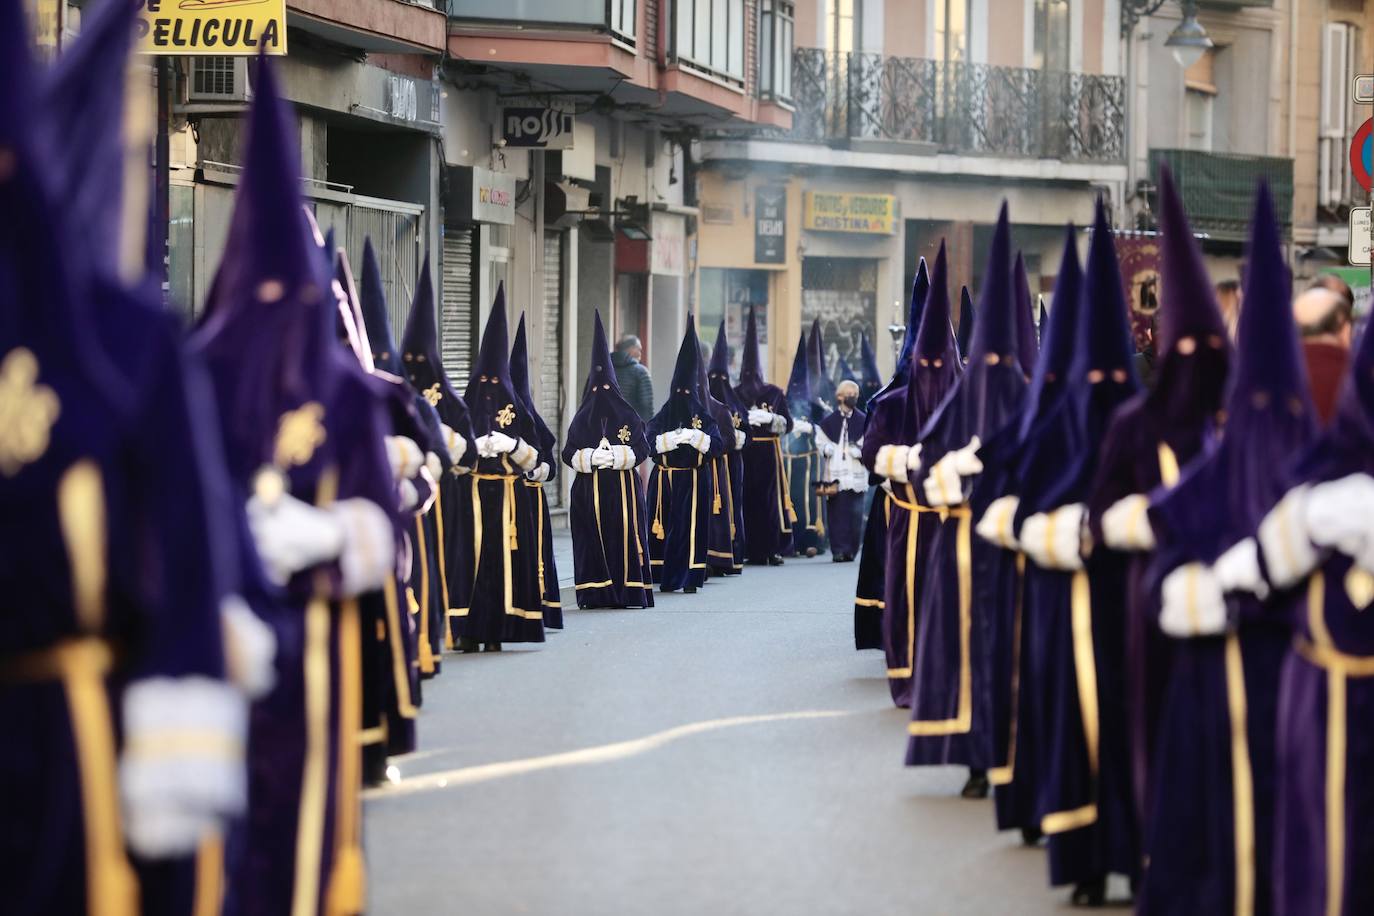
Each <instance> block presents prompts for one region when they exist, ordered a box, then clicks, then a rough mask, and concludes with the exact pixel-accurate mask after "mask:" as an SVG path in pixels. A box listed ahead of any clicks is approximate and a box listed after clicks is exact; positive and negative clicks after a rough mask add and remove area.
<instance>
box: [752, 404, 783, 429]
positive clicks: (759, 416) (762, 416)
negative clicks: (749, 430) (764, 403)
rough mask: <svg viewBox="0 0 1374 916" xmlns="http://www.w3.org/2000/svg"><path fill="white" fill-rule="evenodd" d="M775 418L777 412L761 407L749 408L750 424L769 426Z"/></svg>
mask: <svg viewBox="0 0 1374 916" xmlns="http://www.w3.org/2000/svg"><path fill="white" fill-rule="evenodd" d="M776 418H777V414H775V413H773V411H771V410H764V409H763V408H762V407H750V408H749V415H748V419H749V425H750V426H769V425H771V424H772V422H773V420H774V419H776Z"/></svg>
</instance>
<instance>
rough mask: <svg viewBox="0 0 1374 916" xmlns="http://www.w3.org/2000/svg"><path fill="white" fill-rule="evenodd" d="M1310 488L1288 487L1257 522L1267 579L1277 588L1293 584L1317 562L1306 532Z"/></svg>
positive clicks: (1315, 553) (1304, 486) (1314, 549)
mask: <svg viewBox="0 0 1374 916" xmlns="http://www.w3.org/2000/svg"><path fill="white" fill-rule="evenodd" d="M1309 492H1311V491H1310V488H1309V487H1307V486H1306V485H1303V486H1299V487H1295V488H1293V489H1292V490H1289V491H1288V493H1287V495H1285V496H1284V497H1283V499H1281V500H1279V502H1278V505H1276V506H1275V507H1274V508H1273V509H1271V510H1270V511H1269V514H1268V515H1266V516H1265V517H1264V520H1263V521H1262V522H1260V526H1259V545H1260V549H1261V550H1263V551H1264V565H1265V568H1266V569H1267V570H1268V573H1269V581H1270V582H1271V583H1272V584H1273V585H1275V586H1276V587H1278V588H1288V587H1289V586H1290V585H1296V584H1297V583H1298V582H1299V581H1300V580H1302V579H1303V578H1305V577H1306V576H1307V574H1308V573H1310V572H1311V571H1312V570H1313V569H1315V568H1316V566H1317V560H1318V556H1317V551H1316V548H1314V547H1313V546H1312V542H1311V541H1310V540H1308V536H1307V521H1306V503H1307V496H1308V494H1309Z"/></svg>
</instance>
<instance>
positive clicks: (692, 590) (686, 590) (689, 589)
mask: <svg viewBox="0 0 1374 916" xmlns="http://www.w3.org/2000/svg"><path fill="white" fill-rule="evenodd" d="M682 593H683V594H684V595H695V594H696V593H697V587H696V586H695V585H685V586H683V588H682Z"/></svg>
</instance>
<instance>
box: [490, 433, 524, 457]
mask: <svg viewBox="0 0 1374 916" xmlns="http://www.w3.org/2000/svg"><path fill="white" fill-rule="evenodd" d="M519 444H520V440H519V439H512V438H511V437H510V436H507V435H506V434H505V433H501V432H491V433H487V448H489V449H490V450H491V456H489V457H495V456H496V455H506V454H509V453H510V452H513V451H515V449H516V446H518V445H519Z"/></svg>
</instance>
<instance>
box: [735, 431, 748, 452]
mask: <svg viewBox="0 0 1374 916" xmlns="http://www.w3.org/2000/svg"><path fill="white" fill-rule="evenodd" d="M748 438H749V437H748V436H746V435H744V430H742V429H737V430H735V451H739V450H740V449H742V448H744V443H745V442H747V441H748Z"/></svg>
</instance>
